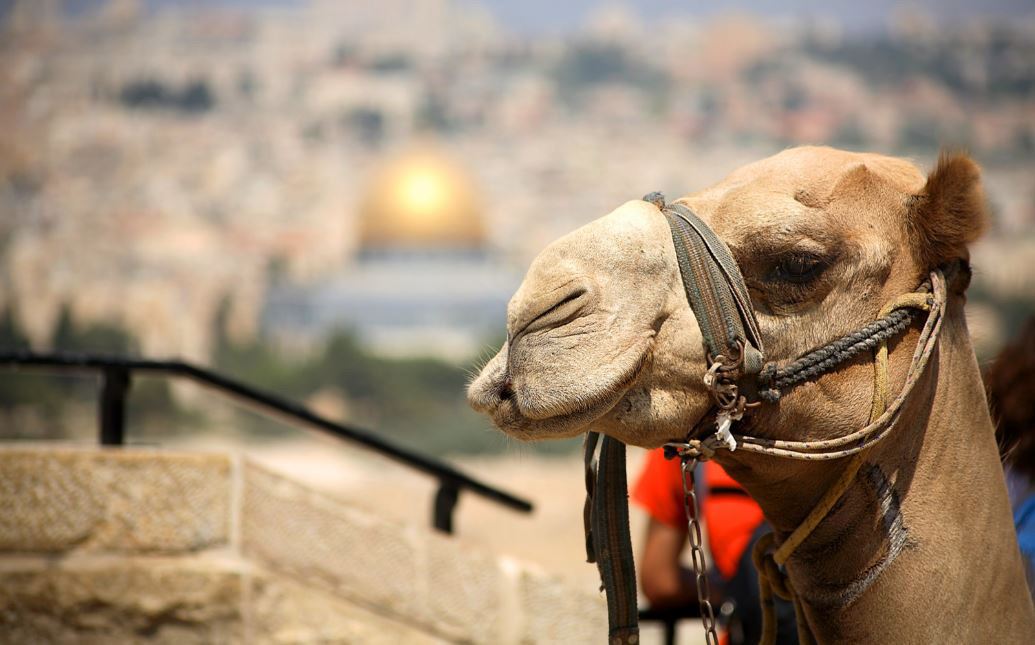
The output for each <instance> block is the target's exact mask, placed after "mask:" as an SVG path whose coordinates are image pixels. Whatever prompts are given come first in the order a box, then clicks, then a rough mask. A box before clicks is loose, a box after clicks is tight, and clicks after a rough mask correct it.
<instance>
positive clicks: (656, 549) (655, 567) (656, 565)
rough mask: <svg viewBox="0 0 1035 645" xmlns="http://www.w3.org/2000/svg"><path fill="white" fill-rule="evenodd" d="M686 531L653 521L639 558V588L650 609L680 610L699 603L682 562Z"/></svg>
mask: <svg viewBox="0 0 1035 645" xmlns="http://www.w3.org/2000/svg"><path fill="white" fill-rule="evenodd" d="M686 538H687V534H686V527H685V526H683V527H681V528H675V527H672V526H669V525H668V524H665V523H664V522H659V521H658V520H656V519H654V518H653V517H652V518H650V519H649V523H648V524H647V537H646V539H645V540H644V545H643V557H641V558H640V567H639V568H640V587H641V588H642V589H643V595H644V596H646V597H647V600H648V601H649V602H650V605H651V607H656V608H662V607H677V606H683V605H687V604H690V603H694V602H697V585H696V583H695V581H694V576H693V573H691V571H690V570H689V569H687V568H686V567H684V566H683V565H682V563H681V562H680V560H679V556H680V554H681V553H682V552H683V547H684V546H685V545H686V543H687V539H686Z"/></svg>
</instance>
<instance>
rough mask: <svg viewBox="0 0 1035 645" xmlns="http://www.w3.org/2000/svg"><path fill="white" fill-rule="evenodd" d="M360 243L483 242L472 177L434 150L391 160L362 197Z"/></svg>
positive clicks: (426, 246)
mask: <svg viewBox="0 0 1035 645" xmlns="http://www.w3.org/2000/svg"><path fill="white" fill-rule="evenodd" d="M359 243H360V248H361V249H363V250H367V251H371V250H372V251H378V250H406V249H415V250H434V249H456V250H461V249H475V248H481V247H482V246H484V243H485V225H484V220H483V217H482V211H481V206H480V203H479V199H478V197H477V195H476V191H475V189H474V186H473V184H472V182H471V180H470V179H469V177H468V176H467V174H466V173H464V172H463V170H461V169H460V168H459V167H458V166H457V165H456V164H454V163H452V162H451V161H449V160H448V159H445V158H444V157H442V156H440V155H438V154H436V153H434V152H432V151H429V150H420V151H416V152H411V153H410V154H407V155H405V156H402V157H400V158H398V159H396V160H395V161H393V162H391V163H389V164H387V165H386V166H385V167H384V168H383V169H382V170H381V172H380V173H378V174H377V175H376V176H375V177H374V180H373V181H372V182H371V184H370V188H369V190H368V191H367V193H366V195H365V196H364V198H363V201H362V202H361V205H360V211H359Z"/></svg>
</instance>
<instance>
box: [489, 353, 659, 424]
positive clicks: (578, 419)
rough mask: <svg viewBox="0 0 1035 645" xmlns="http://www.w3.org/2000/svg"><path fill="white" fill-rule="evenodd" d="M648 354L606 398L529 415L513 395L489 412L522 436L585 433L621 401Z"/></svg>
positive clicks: (495, 419) (501, 400)
mask: <svg viewBox="0 0 1035 645" xmlns="http://www.w3.org/2000/svg"><path fill="white" fill-rule="evenodd" d="M649 355H650V353H649V352H647V353H645V354H644V358H643V360H641V361H640V362H639V363H637V365H636V366H635V367H634V368H633V369H632V370H630V371H629V373H628V375H626V376H625V377H624V378H622V379H621V380H620V381H619V383H618V385H617V386H615V387H614V388H611V389H613V390H614V394H613V395H612V396H610V397H606V398H603V397H602V398H600V399H596V400H591V401H588V402H586V403H584V404H583V405H582V406H580V407H578V408H576V409H574V410H570V411H565V412H563V413H559V414H556V415H553V416H547V417H540V418H530V417H528V416H526V415H524V414H523V413H522V412H521V409H520V407H519V406H518V404H517V401H516V399H515V397H514V396H511V397H509V398H507V399H500V400H499V402H498V404H497V405H496V407H495V409H493V410H492V411H491V415H492V418H493V421H494V422H495V423H496V426H497V427H499V429H500V430H502V431H503V432H505V433H506V434H509V435H513V436H517V437H520V438H523V439H535V438H538V437H547V436H550V437H574V436H578V435H580V434H582V433H583V432H585V431H586V430H587V429H588V428H589V426H590V425H591V424H592V423H593V422H594V421H596V420H598V419H599V418H601V417H602V416H604V415H605V414H607V413H608V412H610V411H611V410H612V409H613V408H614V406H615V405H617V404H618V402H619V401H621V399H622V397H623V396H624V395H625V392H626V391H628V389H629V388H630V387H631V386H632V384H633V383H635V382H636V380H637V379H638V378H639V377H640V374H641V373H642V372H643V370H644V369H645V368H646V366H647V363H648V357H649Z"/></svg>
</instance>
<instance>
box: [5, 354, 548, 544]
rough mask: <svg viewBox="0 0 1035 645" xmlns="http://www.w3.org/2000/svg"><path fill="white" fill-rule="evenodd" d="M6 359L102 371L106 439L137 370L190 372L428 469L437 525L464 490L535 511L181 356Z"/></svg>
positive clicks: (445, 528) (114, 434) (111, 437)
mask: <svg viewBox="0 0 1035 645" xmlns="http://www.w3.org/2000/svg"><path fill="white" fill-rule="evenodd" d="M0 365H6V366H8V367H12V368H18V367H39V368H54V369H57V370H61V371H64V370H86V371H94V372H98V373H100V374H101V377H102V379H103V385H102V387H101V393H100V401H99V403H100V410H99V415H98V425H99V426H100V441H101V443H102V444H103V445H122V443H123V440H124V439H125V418H126V395H127V394H128V392H129V386H130V384H131V382H132V375H133V373H134V372H149V373H152V374H163V375H166V376H176V377H182V378H187V379H190V380H193V381H196V382H198V383H201V384H202V385H204V386H206V387H210V388H213V389H215V390H218V391H221V392H224V393H227V394H230V395H232V396H234V397H236V398H237V399H238V400H240V401H242V402H244V403H246V404H249V405H254V406H256V407H258V408H259V409H261V410H263V411H264V412H267V413H270V412H272V413H276V414H280V415H283V416H286V417H289V418H291V419H294V420H295V421H301V422H302V423H304V424H307V425H309V426H312V427H314V428H316V429H318V430H322V431H323V432H327V433H329V434H332V435H334V436H336V437H339V438H341V439H345V440H346V441H351V442H353V443H357V444H360V445H362V446H363V447H365V448H369V449H370V450H373V451H374V452H377V453H380V454H382V455H384V456H386V457H388V458H390V459H394V460H395V461H397V462H399V463H401V464H403V465H405V466H408V467H410V468H414V469H416V470H419V471H422V472H424V473H426V474H428V475H430V476H432V477H434V478H435V479H437V480H438V484H439V486H438V491H437V492H436V493H435V499H434V503H433V506H432V525H433V526H434V527H435V528H436V529H438V530H440V531H442V532H444V533H452V532H453V511H454V510H455V509H456V504H457V501H458V498H459V495H460V492H461V491H463V490H469V491H471V492H472V493H475V494H478V495H481V496H482V497H485V498H486V499H489V500H491V501H493V502H496V503H498V504H502V505H503V506H506V507H507V508H510V509H513V510H516V511H521V512H523V513H530V512H531V511H532V504H531V502H529V501H527V500H524V499H521V498H520V497H517V496H515V495H511V494H510V493H507V492H506V491H502V490H500V489H498V488H494V487H492V486H489V485H488V484H485V483H482V482H480V481H478V480H477V479H474V478H472V477H470V476H468V475H465V474H464V473H462V472H460V471H458V470H457V469H456V468H454V467H453V466H450V465H449V464H447V463H445V462H442V461H439V460H437V459H433V458H431V457H428V456H426V455H424V454H421V453H419V452H415V451H412V450H409V449H407V448H403V447H401V446H397V445H394V444H392V443H389V442H388V441H385V440H384V439H381V438H380V437H377V436H375V435H373V434H372V433H370V432H369V431H367V430H361V429H359V428H356V427H353V426H347V425H344V424H341V423H336V422H334V421H331V420H329V419H326V418H324V417H321V416H319V415H317V414H314V413H313V412H311V411H310V410H309V409H308V408H306V407H305V406H303V405H300V404H298V403H295V402H294V401H290V400H288V399H284V398H281V397H279V396H277V395H275V394H271V393H269V392H265V391H263V390H260V389H259V388H256V387H252V386H250V385H247V384H245V383H242V382H240V381H236V380H234V379H230V378H227V377H225V376H223V375H221V374H218V373H216V372H213V371H211V370H207V369H204V368H201V367H198V366H196V365H192V364H190V363H187V362H184V361H179V360H168V361H156V360H146V359H136V358H126V357H123V356H111V355H103V354H83V353H37V352H32V351H13V352H11V351H7V352H0Z"/></svg>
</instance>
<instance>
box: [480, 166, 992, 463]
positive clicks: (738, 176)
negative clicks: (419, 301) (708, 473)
mask: <svg viewBox="0 0 1035 645" xmlns="http://www.w3.org/2000/svg"><path fill="white" fill-rule="evenodd" d="M648 188H649V187H648ZM679 201H681V202H682V203H684V204H685V205H687V206H688V207H689V208H690V209H692V210H693V211H694V212H695V213H696V214H697V215H698V216H700V217H701V218H702V219H703V220H704V221H705V222H706V223H707V224H708V225H709V226H710V227H711V228H712V229H713V230H714V231H715V232H716V234H717V235H718V236H719V237H720V238H721V239H723V241H725V243H726V244H727V245H728V246H729V247H730V250H731V251H732V253H733V256H734V257H735V259H736V260H737V262H738V264H739V265H740V269H741V272H742V273H743V275H744V279H745V282H746V284H747V285H748V288H749V291H750V295H751V300H752V305H753V307H754V309H755V312H756V315H757V318H758V321H759V326H760V330H761V334H762V340H763V344H764V346H765V350H766V359H767V360H770V361H772V360H782V359H790V358H794V357H796V356H798V355H799V354H801V353H803V352H805V351H807V350H809V349H811V348H813V347H816V346H818V345H820V344H822V343H825V342H828V341H830V340H833V339H835V338H838V337H840V336H842V335H844V334H846V333H850V332H852V331H854V330H856V329H858V328H860V327H862V326H863V325H865V324H866V323H868V322H870V321H871V320H873V319H874V318H875V316H876V315H877V312H878V311H879V310H880V308H881V306H882V305H883V304H884V303H886V302H887V301H888V300H890V299H892V298H893V297H895V296H898V295H900V294H902V293H906V292H909V291H912V290H914V289H915V288H916V287H917V285H918V284H919V283H920V282H921V281H922V280H923V278H924V277H925V276H926V275H927V273H928V271H929V270H931V269H932V268H935V267H938V266H942V265H945V264H947V263H949V262H952V261H954V260H958V259H962V260H966V258H967V244H968V243H969V242H971V241H973V240H974V239H976V237H977V236H978V235H979V234H980V232H981V230H982V228H983V226H984V221H985V217H984V210H983V197H982V193H981V188H980V183H979V178H978V168H977V166H976V164H975V163H974V162H973V161H971V160H970V159H969V158H968V157H966V156H964V155H943V157H942V158H941V160H940V161H939V163H938V165H937V167H936V168H935V169H934V170H933V171H932V172H931V174H930V176H928V177H927V178H926V179H925V177H924V176H923V174H922V173H921V172H920V171H919V170H918V169H917V168H916V167H915V166H914V165H913V164H912V163H910V162H908V161H905V160H902V159H895V158H890V157H884V156H879V155H874V154H858V153H851V152H845V151H840V150H834V149H830V148H816V147H804V148H794V149H790V150H786V151H784V152H781V153H780V154H777V155H775V156H773V157H770V158H767V159H764V160H762V161H759V162H756V163H753V164H750V165H748V166H745V167H743V168H741V169H739V170H737V171H735V172H734V173H733V174H731V175H730V176H729V177H727V178H726V179H724V180H723V181H721V182H720V183H718V184H716V185H714V186H712V187H710V188H707V189H705V190H703V191H700V192H697V193H694V194H691V195H689V196H687V197H684V198H682V199H681V200H679ZM962 288H965V284H964V285H963V287H958V289H957V290H958V291H959V292H960V293H961V292H962ZM956 297H958V294H957V296H956ZM950 311H951V308H950ZM507 331H508V338H507V342H506V344H505V345H504V347H503V348H502V349H501V350H500V351H499V353H498V354H497V355H496V356H495V357H494V358H492V359H491V360H490V361H489V362H488V364H486V365H485V367H484V368H483V369H482V371H481V373H480V374H479V376H478V377H477V378H476V379H475V380H474V382H473V383H471V385H470V388H469V391H468V398H469V401H470V403H471V405H472V406H473V407H474V408H475V409H477V410H479V411H482V412H485V413H487V414H488V415H490V416H491V417H492V419H493V421H494V423H495V424H496V425H497V426H498V427H499V428H500V429H501V430H503V431H504V432H505V433H507V434H509V435H512V436H514V437H518V438H521V439H546V438H557V437H571V436H575V435H578V434H580V433H582V432H585V431H587V430H589V429H593V430H596V431H599V432H603V433H605V434H608V435H611V436H613V437H615V438H617V439H619V440H621V441H624V442H626V443H629V444H632V445H639V446H643V447H653V446H657V445H660V444H662V443H664V442H665V441H669V440H673V439H680V438H682V437H683V436H684V435H685V434H686V432H687V430H688V429H689V428H691V427H693V426H694V424H695V423H696V422H697V421H699V420H700V419H701V418H702V416H703V415H704V414H706V412H707V411H708V409H709V407H710V404H711V402H710V399H709V397H708V394H707V392H706V391H705V389H704V386H703V385H702V383H701V377H702V375H703V373H704V370H705V350H704V347H703V339H702V337H701V333H700V330H699V329H698V326H697V322H696V320H695V318H694V314H693V312H692V311H691V309H690V307H689V305H688V303H687V300H686V296H685V294H684V291H683V286H682V283H681V281H680V275H679V268H678V266H677V264H676V255H675V250H674V248H673V243H672V239H671V233H670V229H669V227H668V224H667V222H666V220H665V218H664V216H663V215H662V214H661V212H660V211H659V210H658V208H657V207H656V206H654V205H652V204H649V203H647V202H643V201H630V202H627V203H625V204H623V205H621V206H619V207H618V208H617V209H616V210H614V211H613V212H611V213H609V214H608V215H606V216H604V217H602V218H600V219H598V220H596V221H593V222H591V223H589V224H587V225H586V226H584V227H582V228H580V229H578V230H576V231H574V232H573V233H570V234H568V235H567V236H565V237H562V238H561V239H559V240H557V241H555V242H554V243H553V244H551V245H550V246H548V247H547V248H546V249H545V250H544V251H543V252H542V253H541V254H540V255H539V256H538V257H537V258H536V259H535V260H534V261H533V263H532V265H531V267H530V269H529V271H528V274H527V276H526V278H525V280H524V282H523V284H522V285H521V287H520V288H519V289H518V291H517V293H516V294H515V295H514V297H513V299H512V300H511V301H510V305H509V307H508V312H507ZM863 363H864V361H858V362H857V363H856V364H853V365H849V366H848V367H847V368H846V369H844V370H840V371H839V372H838V373H836V374H831V375H828V376H826V377H824V378H823V379H820V380H819V381H817V382H816V383H813V384H809V385H807V386H802V387H801V388H799V390H802V391H801V392H799V391H794V392H792V393H791V394H790V395H788V396H786V397H785V398H784V399H783V400H781V402H780V404H779V406H776V409H774V410H769V411H767V412H765V413H764V414H763V415H752V416H765V417H766V423H767V427H768V426H769V425H772V424H775V427H777V428H778V431H780V432H786V433H790V436H787V437H785V438H799V439H800V438H803V437H802V434H801V433H800V432H797V431H796V430H794V428H800V427H803V426H804V425H808V424H803V423H802V421H804V420H807V419H815V418H823V419H824V423H823V424H822V425H823V428H822V430H821V432H823V433H825V434H829V435H831V436H832V435H835V434H838V433H841V434H843V433H845V432H847V431H850V430H851V429H853V428H856V427H859V426H860V425H863V424H864V422H865V421H866V415H867V413H868V412H869V398H870V396H871V393H870V390H869V388H868V387H861V388H857V387H849V386H848V383H849V382H850V381H851V380H853V379H862V380H863V382H866V381H865V379H866V378H867V377H866V376H865V374H866V372H863V371H860V370H865V369H866V366H865V365H864V364H863ZM853 370H854V371H853ZM857 382H858V381H857ZM774 415H775V416H774ZM811 425H813V426H815V425H817V424H811ZM779 428H784V429H785V430H779ZM795 432H797V434H795Z"/></svg>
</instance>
